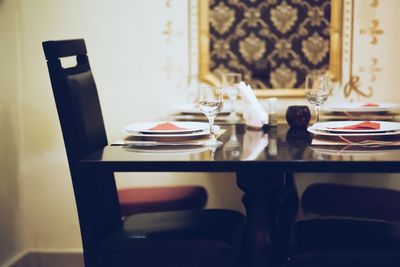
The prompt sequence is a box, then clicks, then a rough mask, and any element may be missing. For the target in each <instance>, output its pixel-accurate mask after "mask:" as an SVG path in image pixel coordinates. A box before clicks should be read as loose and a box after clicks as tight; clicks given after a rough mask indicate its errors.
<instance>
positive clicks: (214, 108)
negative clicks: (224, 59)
mask: <svg viewBox="0 0 400 267" xmlns="http://www.w3.org/2000/svg"><path fill="white" fill-rule="evenodd" d="M199 105H200V110H201V112H202V113H203V114H204V115H206V116H207V118H208V122H209V123H210V137H209V138H208V140H207V141H206V142H205V145H207V146H210V147H216V146H220V145H222V144H223V143H222V142H221V141H218V140H217V139H216V138H215V136H214V120H215V117H216V116H217V115H218V113H220V112H221V111H222V108H223V107H224V90H223V88H222V87H200V88H199Z"/></svg>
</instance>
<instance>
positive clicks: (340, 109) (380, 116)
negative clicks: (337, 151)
mask: <svg viewBox="0 0 400 267" xmlns="http://www.w3.org/2000/svg"><path fill="white" fill-rule="evenodd" d="M399 111H400V104H399V103H392V102H379V101H378V102H367V101H360V102H337V103H329V104H327V105H324V106H323V107H322V109H321V112H322V113H323V114H324V117H325V118H329V119H331V120H385V121H388V120H389V121H396V120H398V119H399Z"/></svg>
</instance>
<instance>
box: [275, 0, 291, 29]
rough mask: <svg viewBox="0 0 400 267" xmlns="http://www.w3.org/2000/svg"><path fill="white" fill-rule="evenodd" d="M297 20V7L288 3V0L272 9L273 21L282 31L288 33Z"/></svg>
mask: <svg viewBox="0 0 400 267" xmlns="http://www.w3.org/2000/svg"><path fill="white" fill-rule="evenodd" d="M296 20H297V9H296V8H293V7H292V6H290V5H288V4H287V3H286V1H283V2H282V4H280V5H279V6H277V7H276V8H274V9H272V11H271V21H272V23H273V24H274V26H275V28H276V29H277V30H278V31H280V32H281V33H287V32H288V31H290V30H291V29H292V28H293V26H294V25H295V23H296Z"/></svg>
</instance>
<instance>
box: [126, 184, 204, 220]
mask: <svg viewBox="0 0 400 267" xmlns="http://www.w3.org/2000/svg"><path fill="white" fill-rule="evenodd" d="M118 198H119V203H120V207H121V213H122V216H129V215H133V214H137V213H144V212H156V211H170V210H188V209H202V208H204V206H205V205H206V202H207V191H206V190H205V189H204V188H203V187H201V186H173V187H149V188H126V189H120V190H118Z"/></svg>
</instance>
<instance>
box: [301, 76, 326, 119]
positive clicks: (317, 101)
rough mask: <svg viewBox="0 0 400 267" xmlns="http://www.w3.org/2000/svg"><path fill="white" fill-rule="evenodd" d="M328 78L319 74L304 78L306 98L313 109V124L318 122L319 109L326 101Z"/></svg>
mask: <svg viewBox="0 0 400 267" xmlns="http://www.w3.org/2000/svg"><path fill="white" fill-rule="evenodd" d="M329 84H330V83H329V76H328V75H327V74H321V73H310V74H308V75H307V76H306V81H305V89H306V97H307V100H308V102H310V103H311V104H312V105H313V106H314V109H315V122H319V109H320V108H321V106H322V105H323V104H324V103H325V101H326V100H327V99H328V95H329V89H330V86H329Z"/></svg>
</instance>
